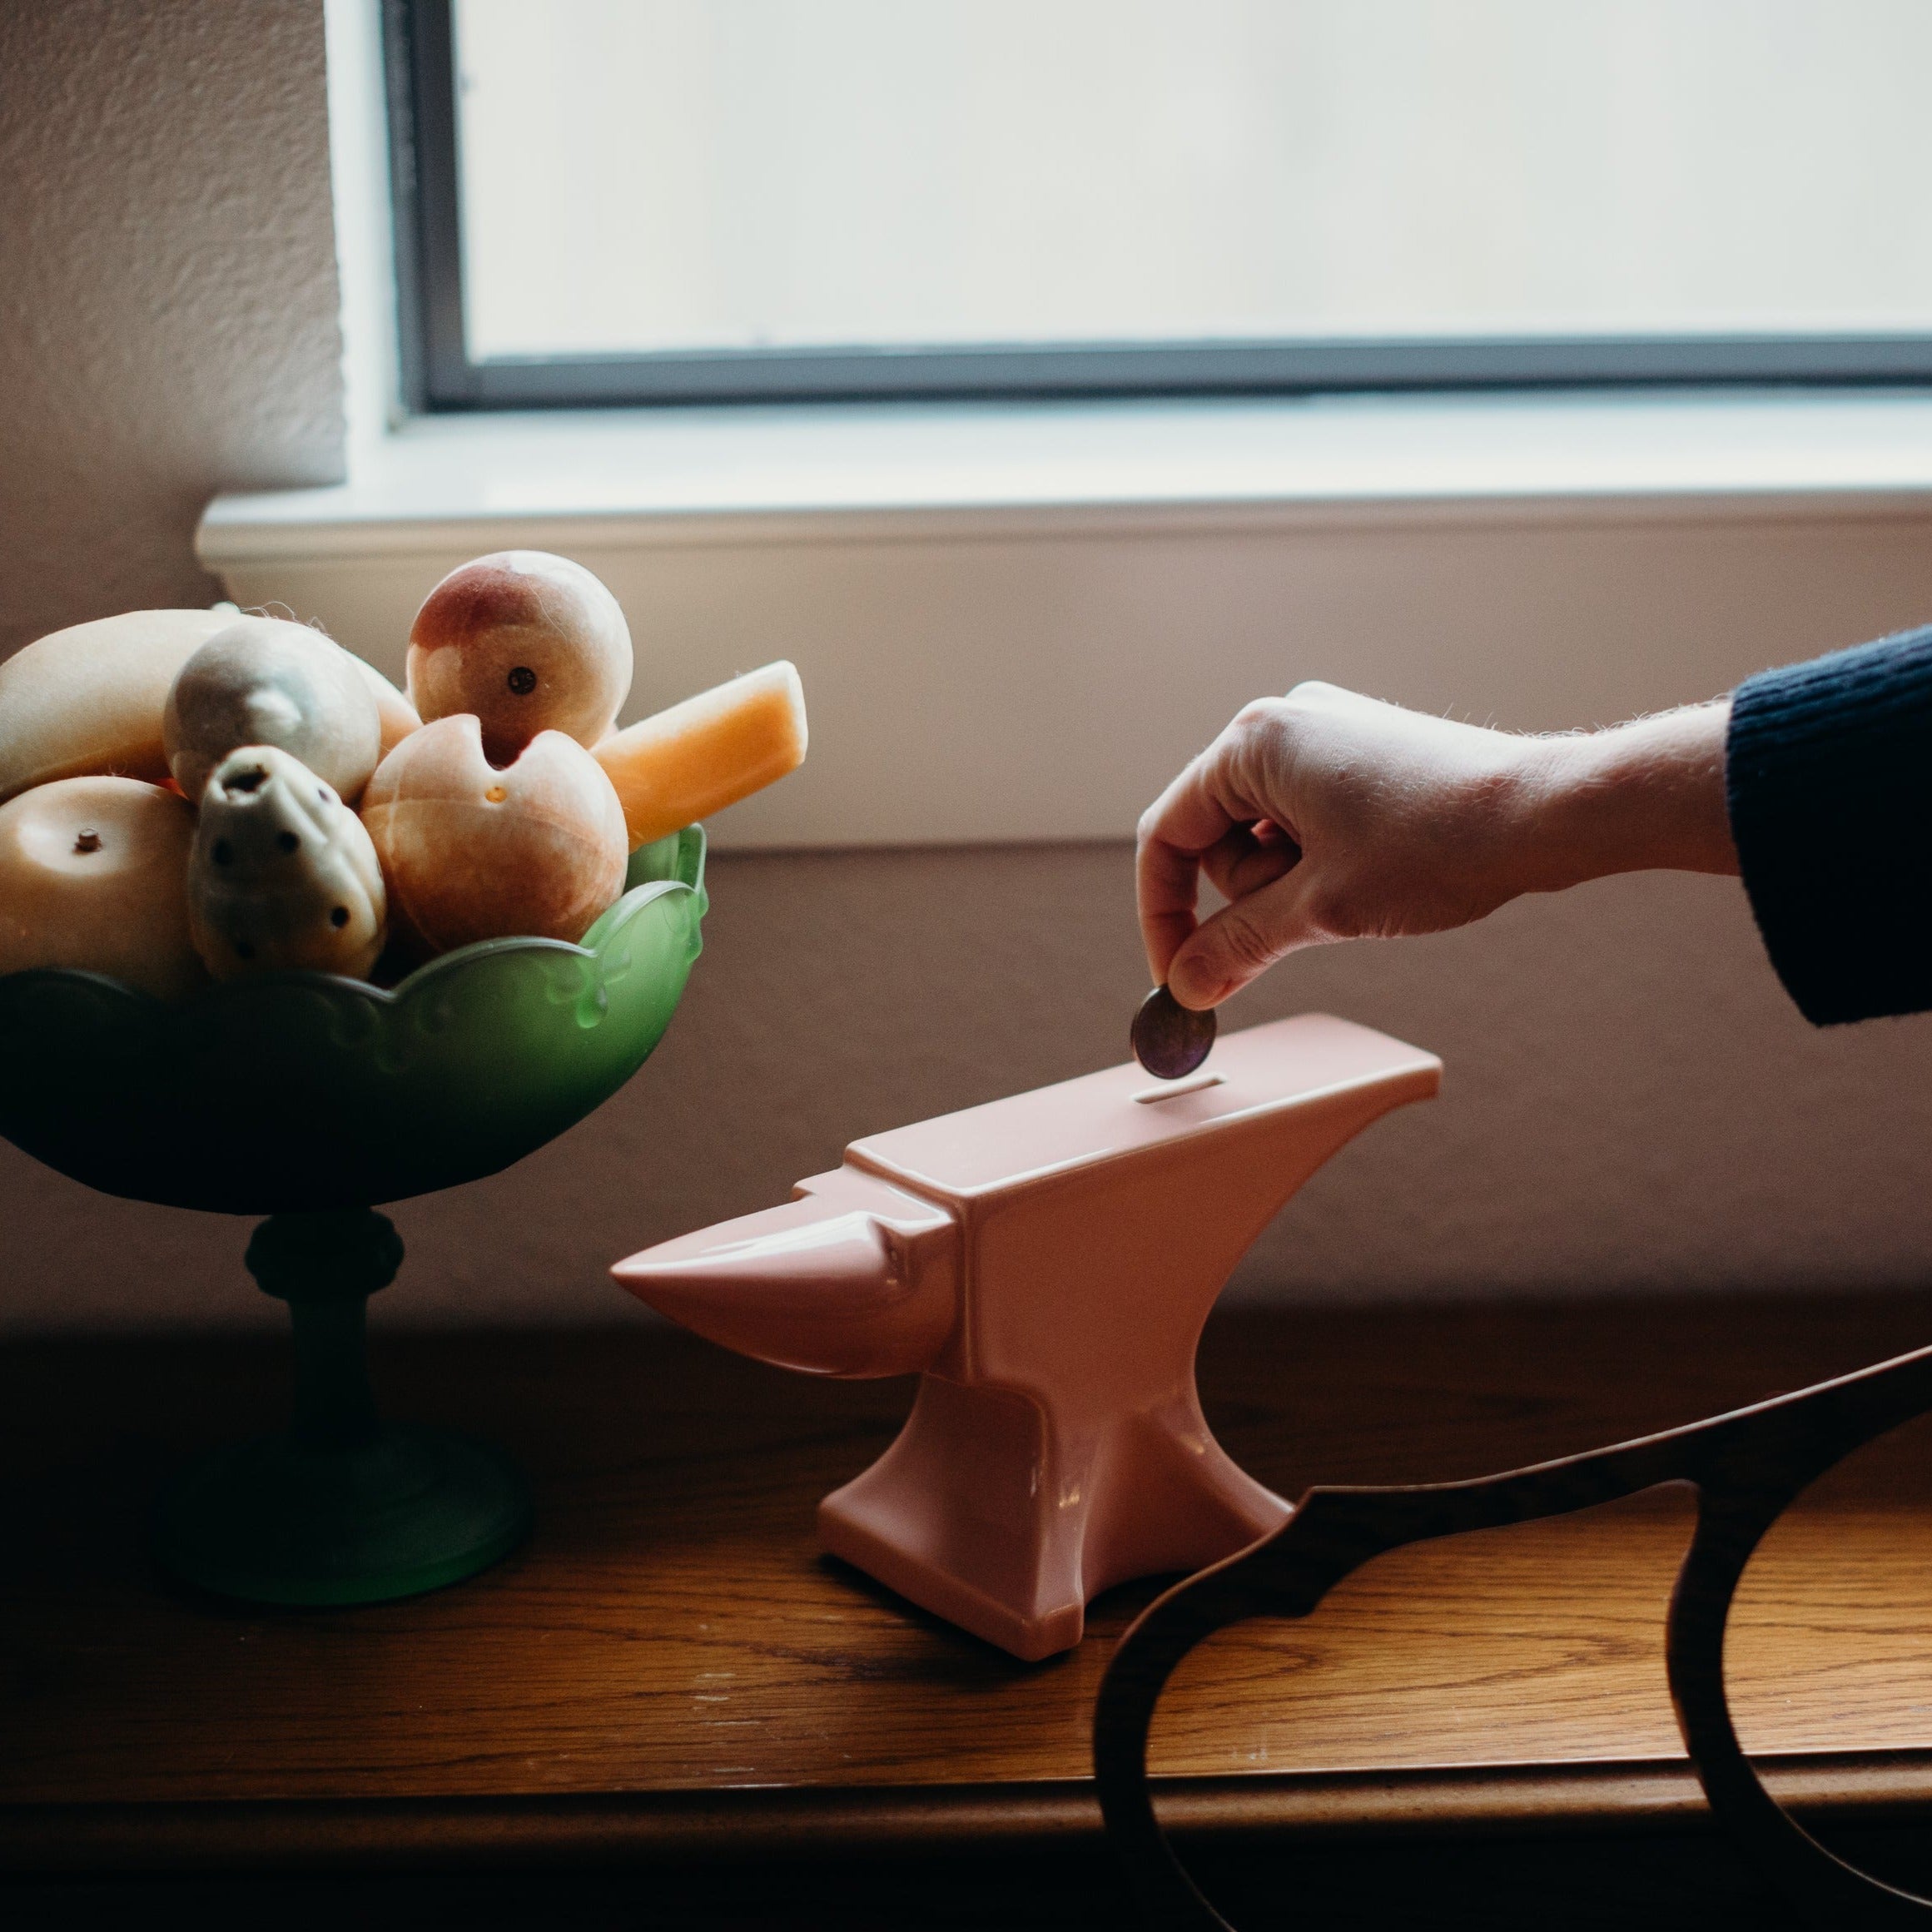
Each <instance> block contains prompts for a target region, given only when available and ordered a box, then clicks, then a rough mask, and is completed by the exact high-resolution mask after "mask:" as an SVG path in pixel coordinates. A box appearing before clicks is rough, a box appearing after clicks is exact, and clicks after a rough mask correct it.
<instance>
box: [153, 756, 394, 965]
mask: <svg viewBox="0 0 1932 1932" xmlns="http://www.w3.org/2000/svg"><path fill="white" fill-rule="evenodd" d="M383 916H384V895H383V888H382V869H381V867H380V866H379V865H378V864H377V862H376V857H375V847H374V846H373V845H371V844H370V838H369V834H368V832H366V831H365V830H364V829H363V825H362V821H361V820H360V818H358V817H356V816H355V813H354V812H351V811H350V809H349V807H347V806H346V805H345V804H344V803H343V802H342V801H341V800H340V798H339V797H336V795H335V791H334V789H333V788H332V787H330V786H327V785H325V784H324V783H323V782H322V781H321V780H320V778H318V777H316V776H315V773H314V772H311V771H310V769H309V768H308V767H307V766H305V765H304V764H303V763H301V762H300V760H298V759H296V758H292V757H290V756H289V754H288V753H287V752H285V751H281V750H278V749H277V748H276V747H275V746H273V745H245V746H244V747H241V749H240V750H239V751H235V752H230V753H229V754H228V756H227V757H226V758H224V759H223V760H222V761H221V763H220V764H219V765H217V766H216V767H215V770H214V772H213V773H212V774H211V777H209V780H208V782H207V785H206V787H205V788H204V789H203V791H202V793H201V811H200V816H199V820H198V822H197V824H196V828H195V845H194V852H193V854H192V856H191V858H190V860H189V863H188V930H189V931H190V934H191V936H192V937H193V940H194V943H195V947H196V951H198V952H199V953H200V954H201V958H202V960H203V961H204V962H205V963H206V966H207V968H208V971H210V972H211V973H212V974H213V975H214V976H215V977H216V979H218V980H232V979H238V978H240V977H241V976H243V975H245V974H247V973H254V972H266V971H273V970H275V969H276V968H278V967H301V968H305V969H307V970H309V971H315V972H325V973H341V974H343V975H345V976H347V977H349V978H350V979H360V978H361V977H363V976H365V974H367V972H368V971H369V970H370V967H371V966H374V965H375V961H376V957H377V956H378V955H379V954H380V952H381V951H382V943H383V936H384V917H383Z"/></svg>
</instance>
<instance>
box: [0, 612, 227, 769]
mask: <svg viewBox="0 0 1932 1932" xmlns="http://www.w3.org/2000/svg"><path fill="white" fill-rule="evenodd" d="M233 622H234V617H233V613H231V612H222V611H216V610H131V611H127V612H124V613H122V615H121V616H119V617H103V618H96V619H95V620H94V621H93V622H92V623H77V624H72V625H70V626H69V627H68V628H67V629H66V630H62V631H54V632H52V633H49V634H48V635H47V636H46V637H44V638H37V639H36V640H35V641H34V642H33V643H31V644H28V645H27V646H26V647H25V648H23V649H22V650H18V651H16V652H15V653H13V655H12V657H11V658H7V661H6V663H0V799H5V798H11V797H13V796H14V795H15V794H16V793H17V792H24V791H26V790H27V787H29V786H30V785H44V784H46V783H47V782H49V781H50V780H52V779H55V778H71V777H79V776H81V775H82V774H84V773H88V772H116V773H118V774H119V775H121V776H122V777H128V778H148V779H151V780H153V781H154V782H156V783H157V784H158V783H159V782H161V780H162V779H164V778H166V777H167V775H168V768H167V752H166V748H165V747H164V746H163V744H162V743H161V714H162V713H163V712H164V711H165V710H166V707H167V694H168V690H169V688H170V687H171V685H172V684H173V683H174V681H175V678H176V673H178V672H179V671H180V670H181V666H182V665H183V664H185V663H186V662H187V661H188V659H189V658H191V657H192V656H193V655H194V653H196V651H197V650H198V649H200V648H201V646H202V645H203V644H205V643H206V642H207V641H208V639H209V638H211V637H213V636H214V635H215V634H216V633H217V632H218V631H222V630H225V629H226V628H227V627H228V625H229V624H231V623H233Z"/></svg>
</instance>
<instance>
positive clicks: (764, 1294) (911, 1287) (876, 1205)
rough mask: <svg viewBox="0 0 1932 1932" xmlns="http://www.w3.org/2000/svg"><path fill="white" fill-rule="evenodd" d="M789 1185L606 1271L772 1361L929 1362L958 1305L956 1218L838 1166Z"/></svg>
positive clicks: (821, 1366) (803, 1364)
mask: <svg viewBox="0 0 1932 1932" xmlns="http://www.w3.org/2000/svg"><path fill="white" fill-rule="evenodd" d="M798 1189H799V1198H797V1199H795V1200H792V1201H788V1202H787V1204H785V1205H784V1206H783V1207H782V1208H772V1209H767V1211H766V1212H765V1213H763V1214H746V1215H744V1216H743V1218H741V1219H738V1220H735V1221H724V1222H721V1223H720V1224H718V1226H717V1227H714V1228H706V1229H702V1230H701V1231H700V1232H698V1233H697V1234H687V1235H684V1236H683V1237H682V1238H681V1239H678V1240H675V1241H666V1242H664V1243H663V1244H662V1245H660V1246H658V1247H656V1248H650V1249H646V1250H645V1251H644V1252H643V1254H634V1255H633V1256H632V1257H631V1259H629V1260H628V1261H621V1262H619V1263H618V1265H617V1266H616V1268H615V1269H613V1270H612V1272H613V1274H615V1275H616V1277H617V1279H618V1280H619V1281H620V1282H622V1283H623V1285H624V1286H625V1287H626V1288H628V1289H629V1290H630V1291H631V1293H632V1294H634V1295H636V1296H637V1298H638V1299H639V1300H640V1301H643V1302H646V1303H648V1304H649V1305H650V1306H651V1307H652V1308H654V1309H657V1310H658V1313H659V1314H666V1315H668V1316H669V1317H670V1318H671V1319H672V1320H673V1321H675V1322H679V1323H682V1324H683V1326H684V1327H686V1328H688V1329H693V1331H695V1332H696V1333H697V1334H700V1335H703V1336H705V1337H706V1338H708V1339H709V1340H711V1341H713V1342H722V1343H723V1344H724V1346H725V1347H726V1348H735V1349H737V1350H738V1353H740V1354H743V1355H750V1356H753V1357H755V1358H757V1360H759V1361H761V1362H770V1363H774V1364H776V1365H777V1367H779V1368H799V1369H803V1370H804V1371H806V1373H808V1374H814V1375H839V1376H851V1377H864V1376H876V1375H911V1374H916V1373H918V1372H919V1371H920V1370H921V1369H924V1368H929V1367H931V1363H932V1362H933V1359H934V1358H935V1357H936V1355H937V1354H938V1353H939V1352H940V1350H941V1348H942V1347H943V1346H944V1345H945V1343H946V1338H947V1337H948V1336H949V1335H950V1334H951V1333H952V1329H953V1324H954V1320H955V1318H956V1314H957V1312H958V1310H957V1301H958V1283H959V1269H958V1264H957V1256H958V1253H959V1229H958V1228H957V1226H956V1224H955V1223H954V1220H953V1218H952V1216H951V1214H948V1213H947V1212H946V1209H944V1208H941V1207H938V1206H936V1205H935V1204H933V1203H931V1201H925V1200H921V1199H919V1198H918V1197H917V1196H916V1195H915V1194H907V1193H906V1192H905V1191H904V1189H900V1188H896V1187H894V1186H892V1185H891V1183H890V1182H887V1181H885V1180H877V1179H875V1178H874V1177H873V1176H872V1175H862V1174H858V1173H855V1172H853V1171H852V1170H847V1169H839V1170H835V1171H834V1172H832V1173H831V1174H825V1175H814V1176H813V1177H812V1179H811V1180H803V1181H801V1182H800V1183H799V1184H798Z"/></svg>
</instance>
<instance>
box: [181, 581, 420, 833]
mask: <svg viewBox="0 0 1932 1932" xmlns="http://www.w3.org/2000/svg"><path fill="white" fill-rule="evenodd" d="M373 674H374V673H372V672H370V670H369V668H368V667H366V666H364V667H362V668H360V669H359V668H357V661H356V660H355V658H351V657H350V654H349V653H347V652H346V651H345V650H344V649H343V648H342V647H341V646H340V644H338V643H335V641H334V640H333V639H332V638H325V637H324V636H323V635H322V633H320V631H313V630H310V628H308V627H307V625H305V624H299V623H290V622H288V621H287V620H286V618H271V617H244V618H235V619H234V620H232V621H231V623H229V624H228V626H227V628H226V629H224V630H221V631H218V632H217V633H216V634H215V635H214V636H213V637H211V638H209V639H208V641H207V642H206V643H205V644H203V645H202V646H201V648H200V649H199V650H197V651H196V653H195V654H194V655H193V656H192V657H191V658H189V659H188V661H187V662H186V663H185V664H183V665H182V666H181V673H180V675H179V676H178V677H176V679H175V681H174V685H173V688H171V690H170V691H169V693H168V698H167V711H166V716H165V718H164V719H163V721H162V728H163V734H164V736H165V738H166V744H167V758H168V769H169V770H170V771H171V772H172V773H173V774H174V780H175V782H176V784H177V785H179V786H180V787H181V790H182V792H184V793H185V794H186V796H187V797H189V798H191V799H192V800H195V801H196V802H199V800H200V798H201V792H202V789H203V787H205V786H206V784H207V782H208V778H209V775H210V773H211V772H213V771H214V769H215V767H216V766H217V765H218V764H220V763H221V761H222V760H223V759H224V758H225V757H227V756H228V754H229V753H230V752H232V751H236V750H239V749H240V748H241V747H242V746H244V745H275V746H276V747H279V748H280V749H281V750H283V751H285V752H288V753H289V754H290V755H291V757H295V758H298V759H300V761H301V762H302V763H303V764H305V765H306V766H307V767H309V769H310V771H311V772H314V773H315V776H316V777H318V778H320V779H321V781H322V782H324V783H325V785H328V786H330V787H331V788H332V789H333V790H334V791H335V792H337V793H338V794H340V796H341V797H344V798H359V797H361V795H362V788H363V787H364V786H365V785H366V784H367V783H368V782H369V777H370V772H373V771H374V770H375V767H376V761H377V759H378V757H379V756H380V752H381V748H382V718H381V713H380V710H379V708H378V707H377V704H376V700H375V693H374V692H373V690H372V689H371V688H370V683H369V678H370V676H372V675H373Z"/></svg>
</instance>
